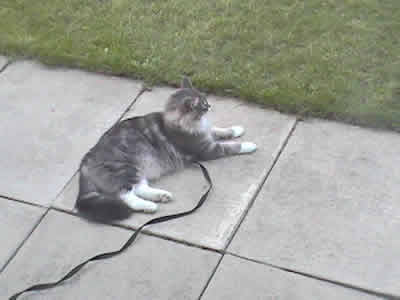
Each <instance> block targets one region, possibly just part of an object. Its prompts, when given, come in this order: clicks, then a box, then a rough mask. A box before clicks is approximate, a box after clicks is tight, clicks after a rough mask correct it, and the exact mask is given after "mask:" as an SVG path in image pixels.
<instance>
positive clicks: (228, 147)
mask: <svg viewBox="0 0 400 300" xmlns="http://www.w3.org/2000/svg"><path fill="white" fill-rule="evenodd" d="M256 149H257V145H256V144H254V143H251V142H243V143H237V142H213V143H210V144H209V145H208V146H207V147H206V148H205V149H203V151H202V152H201V153H200V154H199V157H200V159H201V160H212V159H217V158H220V157H224V156H230V155H237V154H247V153H252V152H254V151H256Z"/></svg>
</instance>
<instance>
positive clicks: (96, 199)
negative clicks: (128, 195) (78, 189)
mask: <svg viewBox="0 0 400 300" xmlns="http://www.w3.org/2000/svg"><path fill="white" fill-rule="evenodd" d="M75 208H76V209H77V210H78V212H79V213H80V214H81V215H82V216H83V217H84V218H86V219H88V220H90V221H93V222H100V223H112V222H115V221H121V220H124V219H127V218H129V217H130V216H131V215H132V213H133V212H132V210H131V209H130V208H129V207H128V206H127V205H126V204H125V203H124V202H122V201H119V200H117V199H110V198H107V197H105V196H103V195H101V194H98V193H90V194H86V195H79V196H78V199H77V200H76V204H75Z"/></svg>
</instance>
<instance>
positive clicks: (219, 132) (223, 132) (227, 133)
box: [211, 126, 244, 140]
mask: <svg viewBox="0 0 400 300" xmlns="http://www.w3.org/2000/svg"><path fill="white" fill-rule="evenodd" d="M211 133H212V135H213V138H214V139H215V140H225V139H233V138H237V137H240V136H242V135H243V133H244V128H243V127H242V126H232V127H228V128H220V127H213V128H211Z"/></svg>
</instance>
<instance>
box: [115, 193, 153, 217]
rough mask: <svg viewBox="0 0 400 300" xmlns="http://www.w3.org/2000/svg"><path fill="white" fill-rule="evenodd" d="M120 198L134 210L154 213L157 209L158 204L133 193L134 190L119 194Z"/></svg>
mask: <svg viewBox="0 0 400 300" xmlns="http://www.w3.org/2000/svg"><path fill="white" fill-rule="evenodd" d="M120 198H121V200H122V201H123V202H124V203H125V204H126V205H128V206H129V208H131V209H132V210H134V211H142V212H146V213H154V212H156V211H157V209H158V205H157V204H156V203H154V202H151V201H147V200H144V199H142V198H140V197H138V196H137V195H136V194H135V190H134V189H131V190H130V191H128V192H124V193H122V194H120Z"/></svg>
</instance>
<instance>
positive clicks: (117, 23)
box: [0, 0, 400, 130]
mask: <svg viewBox="0 0 400 300" xmlns="http://www.w3.org/2000/svg"><path fill="white" fill-rule="evenodd" d="M0 53H3V54H5V55H11V56H17V57H20V56H23V57H35V58H38V59H40V60H41V61H43V62H45V63H48V64H57V65H68V66H74V67H80V68H85V69H89V70H94V71H101V72H107V73H113V74H121V75H126V76H130V77H133V78H138V79H144V80H146V81H151V82H152V83H167V84H176V83H177V82H179V80H180V78H181V75H182V74H187V75H190V76H192V79H193V81H194V84H195V85H196V86H198V87H199V88H201V89H203V90H206V91H209V92H214V93H218V94H224V95H232V96H237V97H240V98H242V99H246V100H248V101H253V102H257V103H260V104H263V105H265V106H266V107H270V108H275V109H278V110H280V111H283V112H290V113H297V114H300V115H303V116H316V117H322V118H329V119H337V120H342V121H346V122H350V123H356V124H362V125H368V126H376V127H385V128H390V129H395V130H400V1H399V0H385V1H380V0H303V1H301V0H297V1H296V0H248V1H243V0H213V1H212V0H209V1H206V0H204V1H200V0H195V1H194V0H158V1H157V0H112V1H111V0H47V1H46V0H41V1H32V0H0Z"/></svg>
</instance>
